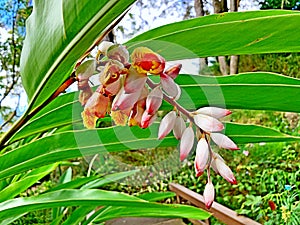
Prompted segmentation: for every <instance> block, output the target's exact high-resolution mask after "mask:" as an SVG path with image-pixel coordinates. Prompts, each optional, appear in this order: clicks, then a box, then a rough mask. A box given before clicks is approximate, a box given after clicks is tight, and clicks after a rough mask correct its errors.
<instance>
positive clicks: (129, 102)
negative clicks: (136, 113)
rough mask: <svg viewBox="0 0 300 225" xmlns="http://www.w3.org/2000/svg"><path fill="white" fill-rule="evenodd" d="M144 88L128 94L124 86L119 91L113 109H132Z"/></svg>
mask: <svg viewBox="0 0 300 225" xmlns="http://www.w3.org/2000/svg"><path fill="white" fill-rule="evenodd" d="M141 91H142V90H138V91H136V92H133V93H130V94H127V93H126V92H125V90H124V87H122V88H121V90H120V91H119V92H118V94H117V95H116V97H115V98H114V100H113V102H112V106H111V110H112V111H116V110H126V109H131V108H132V107H133V106H134V104H135V103H136V102H137V100H138V99H139V97H140V95H141Z"/></svg>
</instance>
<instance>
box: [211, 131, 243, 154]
mask: <svg viewBox="0 0 300 225" xmlns="http://www.w3.org/2000/svg"><path fill="white" fill-rule="evenodd" d="M210 137H211V139H212V140H213V141H214V142H215V143H216V144H217V145H218V146H219V147H220V148H225V149H230V150H239V148H238V147H237V145H236V144H235V143H234V142H233V141H232V140H231V139H230V138H229V137H227V136H226V135H224V134H220V133H211V134H210Z"/></svg>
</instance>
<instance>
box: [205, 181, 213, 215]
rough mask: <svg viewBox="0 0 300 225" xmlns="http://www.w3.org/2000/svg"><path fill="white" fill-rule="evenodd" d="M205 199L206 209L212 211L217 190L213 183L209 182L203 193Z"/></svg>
mask: <svg viewBox="0 0 300 225" xmlns="http://www.w3.org/2000/svg"><path fill="white" fill-rule="evenodd" d="M203 198H204V202H205V207H206V208H207V209H210V207H211V206H212V204H213V202H214V199H215V188H214V185H213V183H212V182H211V181H210V180H209V181H208V182H207V184H206V185H205V188H204V192H203Z"/></svg>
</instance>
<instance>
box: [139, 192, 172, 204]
mask: <svg viewBox="0 0 300 225" xmlns="http://www.w3.org/2000/svg"><path fill="white" fill-rule="evenodd" d="M175 196H176V194H175V193H174V192H171V191H170V192H149V193H144V194H141V195H139V196H138V197H139V198H141V199H144V200H147V201H150V202H156V201H160V200H163V199H166V198H171V197H175Z"/></svg>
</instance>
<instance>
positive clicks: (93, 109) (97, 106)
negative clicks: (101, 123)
mask: <svg viewBox="0 0 300 225" xmlns="http://www.w3.org/2000/svg"><path fill="white" fill-rule="evenodd" d="M109 102H110V99H109V98H108V97H105V96H104V95H102V94H101V93H99V92H98V91H96V92H94V93H93V95H92V96H91V97H90V98H89V100H88V101H87V103H86V104H85V107H84V110H85V111H89V112H90V114H93V115H95V116H96V117H98V118H103V117H104V116H105V115H106V112H107V107H108V103H109Z"/></svg>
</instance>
